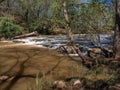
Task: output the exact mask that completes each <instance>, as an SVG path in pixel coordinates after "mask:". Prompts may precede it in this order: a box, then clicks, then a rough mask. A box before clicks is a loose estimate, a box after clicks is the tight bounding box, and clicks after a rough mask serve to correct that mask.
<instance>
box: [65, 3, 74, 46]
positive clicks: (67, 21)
mask: <svg viewBox="0 0 120 90" xmlns="http://www.w3.org/2000/svg"><path fill="white" fill-rule="evenodd" d="M63 11H64V17H65V20H66V24H67V25H66V28H67V30H68V31H67V34H68V38H69V40H70V43H71V44H73V42H74V40H73V35H72V30H71V27H70V21H69V17H68V12H67V6H66V1H64V2H63Z"/></svg>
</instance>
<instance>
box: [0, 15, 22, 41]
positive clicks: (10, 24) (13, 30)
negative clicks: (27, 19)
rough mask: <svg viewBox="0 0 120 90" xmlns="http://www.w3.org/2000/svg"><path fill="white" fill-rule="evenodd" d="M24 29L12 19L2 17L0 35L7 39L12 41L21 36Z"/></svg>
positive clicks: (0, 19)
mask: <svg viewBox="0 0 120 90" xmlns="http://www.w3.org/2000/svg"><path fill="white" fill-rule="evenodd" d="M22 31H23V27H21V26H20V25H17V24H16V23H15V20H14V18H12V17H0V35H1V36H3V37H4V38H5V39H11V38H13V37H14V36H16V35H19V34H21V33H22Z"/></svg>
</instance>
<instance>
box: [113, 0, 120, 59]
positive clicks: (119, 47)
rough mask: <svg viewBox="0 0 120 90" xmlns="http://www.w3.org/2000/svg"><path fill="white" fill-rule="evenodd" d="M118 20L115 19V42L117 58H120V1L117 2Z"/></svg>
mask: <svg viewBox="0 0 120 90" xmlns="http://www.w3.org/2000/svg"><path fill="white" fill-rule="evenodd" d="M115 10H116V18H115V41H114V52H115V58H118V57H120V0H116V7H115Z"/></svg>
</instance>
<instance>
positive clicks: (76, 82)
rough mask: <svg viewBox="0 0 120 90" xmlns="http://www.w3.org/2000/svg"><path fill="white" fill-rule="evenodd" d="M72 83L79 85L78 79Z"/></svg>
mask: <svg viewBox="0 0 120 90" xmlns="http://www.w3.org/2000/svg"><path fill="white" fill-rule="evenodd" d="M73 85H81V82H80V80H75V81H74V84H73Z"/></svg>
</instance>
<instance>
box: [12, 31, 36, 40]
mask: <svg viewBox="0 0 120 90" xmlns="http://www.w3.org/2000/svg"><path fill="white" fill-rule="evenodd" d="M37 35H38V33H37V32H36V31H35V32H32V33H27V34H23V35H19V36H15V37H14V39H19V38H24V37H30V36H37Z"/></svg>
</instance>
